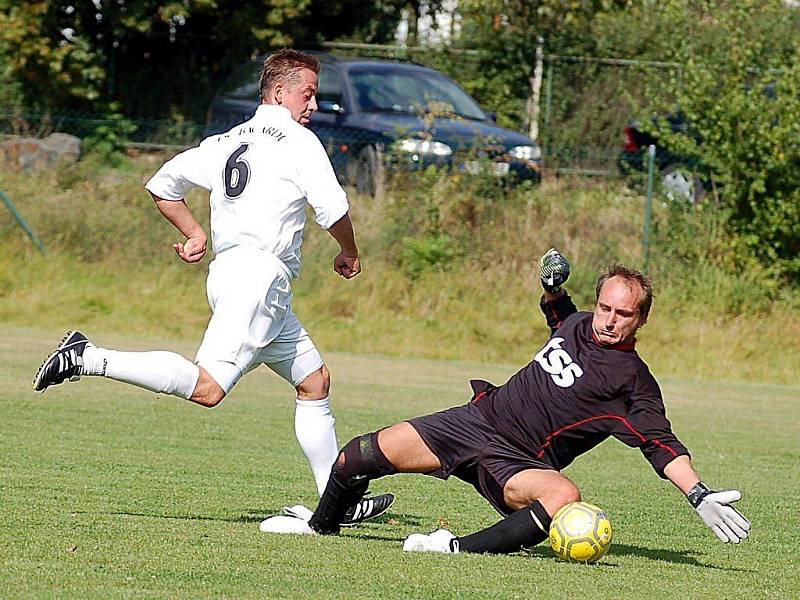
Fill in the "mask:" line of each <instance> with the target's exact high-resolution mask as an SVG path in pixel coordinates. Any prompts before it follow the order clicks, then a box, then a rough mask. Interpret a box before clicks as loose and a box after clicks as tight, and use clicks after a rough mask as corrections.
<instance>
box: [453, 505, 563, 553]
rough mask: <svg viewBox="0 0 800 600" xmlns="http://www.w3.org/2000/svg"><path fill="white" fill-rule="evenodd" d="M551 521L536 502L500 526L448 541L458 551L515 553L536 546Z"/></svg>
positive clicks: (547, 530) (507, 518) (496, 524)
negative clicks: (456, 547)
mask: <svg viewBox="0 0 800 600" xmlns="http://www.w3.org/2000/svg"><path fill="white" fill-rule="evenodd" d="M550 521H552V518H551V517H550V515H549V514H547V511H546V510H545V509H544V507H543V506H542V505H541V503H540V502H539V501H538V500H536V501H535V502H534V503H533V504H531V505H530V506H529V507H527V508H522V509H520V510H518V511H516V512H514V513H512V514H511V515H510V516H508V517H506V518H505V519H503V520H502V521H500V522H499V523H495V524H494V525H492V526H491V527H487V528H486V529H481V530H480V531H477V532H475V533H473V534H471V535H466V536H464V537H459V538H456V539H454V540H453V541H452V542H450V543H451V544H452V545H453V547H455V546H456V545H457V546H458V549H459V551H460V552H492V553H497V554H503V553H509V552H516V551H518V550H520V549H521V548H523V547H528V546H535V545H536V544H538V543H539V542H542V541H544V540H546V539H547V536H548V534H549V532H550Z"/></svg>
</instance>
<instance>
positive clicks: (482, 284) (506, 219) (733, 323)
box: [0, 157, 800, 384]
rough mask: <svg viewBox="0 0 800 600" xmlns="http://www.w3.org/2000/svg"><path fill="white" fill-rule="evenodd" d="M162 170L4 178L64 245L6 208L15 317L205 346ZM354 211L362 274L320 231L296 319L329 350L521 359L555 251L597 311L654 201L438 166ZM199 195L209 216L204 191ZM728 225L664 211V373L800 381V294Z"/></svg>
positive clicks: (154, 161)
mask: <svg viewBox="0 0 800 600" xmlns="http://www.w3.org/2000/svg"><path fill="white" fill-rule="evenodd" d="M160 162H161V158H160V157H145V158H140V159H138V160H136V161H133V162H131V163H130V164H127V165H126V166H125V168H123V169H117V170H109V169H106V168H103V167H100V166H98V165H94V164H92V163H91V162H84V163H82V164H80V165H79V166H77V167H73V168H71V169H65V170H60V171H54V172H51V173H43V174H37V175H36V177H35V179H34V178H32V177H31V176H30V175H26V174H13V173H8V172H3V173H0V189H1V190H3V191H4V192H5V193H6V194H7V195H9V196H10V197H11V198H12V199H13V200H14V202H15V203H16V204H17V206H18V208H19V209H20V211H21V212H22V213H23V215H24V216H25V217H26V219H27V220H28V221H29V223H30V224H31V226H32V227H33V229H34V230H35V231H36V233H37V234H38V235H39V236H40V237H41V238H42V239H43V240H44V241H45V243H46V244H47V248H48V250H47V253H46V254H45V255H40V254H39V253H38V252H36V250H35V248H34V247H33V245H32V244H31V243H30V242H29V241H28V240H27V239H26V238H25V236H24V234H23V233H22V232H21V230H19V229H18V228H17V227H15V226H14V224H13V221H11V219H10V216H8V215H3V216H2V217H1V218H0V228H4V229H5V236H4V238H3V239H2V240H0V320H1V321H3V322H7V323H14V324H23V325H34V326H41V327H43V328H54V327H63V328H71V327H81V328H83V329H86V330H87V331H88V332H89V333H92V332H103V331H106V332H115V333H120V334H125V335H132V336H135V335H149V336H162V337H172V338H176V339H189V340H197V341H198V342H199V340H200V338H201V336H202V331H203V328H204V325H205V323H206V321H207V319H208V316H209V313H208V307H207V305H206V302H205V292H204V289H203V288H204V278H205V272H206V269H207V261H204V263H202V264H201V265H197V266H189V265H185V264H183V263H181V262H180V261H179V260H178V259H177V257H175V255H174V254H173V252H172V249H171V244H172V242H173V241H176V240H177V237H176V232H174V231H173V230H172V229H171V226H170V225H169V224H167V223H166V222H164V221H163V220H162V219H161V217H160V216H159V215H158V213H157V212H156V210H155V209H154V208H153V206H152V203H151V201H150V199H149V196H148V194H147V193H146V192H145V191H144V190H143V188H142V186H143V183H144V182H145V181H146V179H147V177H149V175H150V174H151V173H152V172H153V171H154V170H155V169H156V168H157V167H158V165H159V164H160ZM351 204H352V210H351V213H352V217H353V220H354V223H355V226H356V230H357V237H358V240H359V244H360V247H361V251H362V255H363V256H362V258H363V264H364V272H363V274H362V275H361V276H359V277H358V278H356V279H354V280H352V281H344V280H342V279H341V278H339V277H338V276H337V275H335V273H333V270H332V268H331V262H332V258H333V256H334V254H335V252H336V244H335V242H334V241H333V240H332V239H331V238H330V237H329V236H328V235H327V234H326V233H325V232H323V231H320V230H318V229H317V228H316V227H315V226H314V225H313V224H312V225H310V226H309V227H308V228H307V231H306V245H305V247H304V253H303V264H304V267H303V273H302V276H301V278H300V279H299V280H298V281H297V282H296V284H295V302H294V307H295V311H296V312H297V313H298V315H299V316H300V318H301V320H302V321H303V323H304V325H306V327H307V328H308V329H309V330H310V331H311V333H312V335H313V336H314V338H315V340H316V341H317V343H318V345H319V346H320V348H321V349H322V350H323V352H324V351H325V350H336V351H349V352H353V353H370V354H393V355H403V356H419V357H426V358H452V359H469V360H480V361H493V362H504V363H508V364H509V369H513V368H514V367H515V366H517V365H520V366H521V365H522V364H524V363H525V362H527V361H528V360H530V357H531V356H532V354H533V353H534V352H535V351H536V349H537V348H538V346H539V345H540V344H541V343H542V341H543V340H544V339H545V338H546V336H547V334H548V332H547V330H546V328H545V325H544V323H543V319H542V317H541V314H540V312H539V309H538V297H539V288H538V282H537V279H536V263H537V261H538V258H539V256H540V255H541V254H542V253H543V252H544V251H546V250H547V249H548V248H549V247H551V246H555V247H557V248H559V249H560V250H561V251H562V252H563V253H564V254H565V255H567V256H568V257H569V258H570V260H571V262H572V264H573V275H572V277H571V279H570V282H569V288H570V290H571V292H572V294H573V296H574V298H575V299H576V301H577V303H578V304H579V306H581V307H582V308H585V309H590V308H591V305H592V302H593V300H594V297H593V296H594V282H595V280H596V277H597V274H598V272H599V270H600V269H602V268H603V267H604V266H606V265H608V264H610V263H612V262H616V261H620V262H624V263H627V264H629V265H632V266H635V267H641V266H642V230H643V212H644V211H643V206H644V199H643V198H642V196H641V195H639V194H637V193H635V192H632V191H630V190H628V189H627V188H626V187H625V186H624V185H623V184H622V183H621V182H619V181H613V182H596V181H587V180H557V181H551V182H546V183H544V184H542V185H541V186H538V187H531V188H526V187H522V188H518V189H515V190H505V189H503V188H502V187H501V186H499V185H498V183H497V182H495V181H491V180H481V179H463V178H462V177H459V176H445V175H443V174H441V173H426V174H422V175H419V176H414V177H404V178H403V180H402V181H395V182H394V184H393V187H392V188H391V189H390V190H389V191H388V193H387V194H386V195H385V197H384V198H382V199H381V200H379V201H376V200H371V199H368V198H364V197H360V196H351ZM189 205H190V207H191V208H192V209H193V210H194V211H195V212H196V214H197V215H198V216H199V218H201V219H203V220H205V219H207V215H208V209H207V202H206V199H205V198H204V195H203V194H200V193H193V194H192V195H191V196H190V197H189ZM719 218H721V217H717V216H715V215H714V214H713V213H712V212H710V211H709V212H706V213H699V212H697V213H696V212H692V211H688V212H687V211H684V210H678V211H676V210H675V208H674V207H670V206H662V205H660V204H658V205H657V206H656V207H655V216H654V231H653V246H652V250H651V252H652V258H651V262H650V265H649V269H648V270H649V272H650V273H652V274H653V276H654V279H655V285H656V300H655V303H654V310H653V314H652V317H651V320H650V322H649V323H648V325H647V326H646V327H645V328H643V329H642V331H641V336H640V338H641V342H640V353H641V354H642V355H643V357H644V358H645V359H646V360H647V361H648V363H649V364H650V365H651V367H652V369H653V371H654V372H656V373H657V374H660V375H666V374H676V375H678V374H679V375H681V376H682V377H697V378H702V379H711V380H717V379H725V380H755V381H767V382H772V383H780V384H796V383H798V381H800V366H799V365H800V344H798V343H797V341H796V340H797V339H800V310H799V309H800V293H798V290H796V289H788V288H784V287H781V286H780V284H779V283H776V282H774V281H772V280H770V279H769V276H768V275H769V274H768V273H767V272H766V271H762V270H759V268H758V266H757V265H756V266H752V265H748V266H747V268H743V267H742V265H740V264H736V262H735V261H732V260H731V259H729V257H728V254H727V253H726V250H725V248H726V245H727V244H729V243H731V241H730V240H728V239H726V238H725V236H724V234H722V233H720V228H719V226H718V225H719V222H718V221H719ZM676 232H677V233H676ZM681 232H682V233H681ZM679 233H680V235H678V234H679Z"/></svg>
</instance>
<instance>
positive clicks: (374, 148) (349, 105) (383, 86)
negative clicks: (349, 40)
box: [207, 53, 542, 195]
mask: <svg viewBox="0 0 800 600" xmlns="http://www.w3.org/2000/svg"><path fill="white" fill-rule="evenodd" d="M314 54H315V55H316V56H317V57H318V58H319V59H320V62H321V64H322V69H321V71H320V78H319V88H318V90H317V104H318V107H319V108H318V110H317V112H316V113H314V115H313V116H312V118H311V123H310V124H309V128H310V129H312V130H313V131H314V132H315V133H316V134H317V136H318V137H319V138H320V140H321V141H322V143H323V145H324V146H325V148H326V149H327V151H328V155H329V156H330V158H331V162H332V164H333V168H334V170H335V171H336V174H337V177H338V178H339V180H340V181H341V182H342V183H343V184H351V185H354V186H355V187H356V188H357V189H358V191H360V192H364V193H368V194H370V195H375V193H376V191H377V189H378V187H379V186H380V182H381V177H382V172H383V169H384V168H385V166H386V165H387V164H391V165H393V166H400V167H403V168H419V167H424V166H427V165H432V164H435V165H441V166H446V167H451V168H457V169H460V170H464V171H467V172H479V171H481V170H484V169H488V170H489V171H490V172H491V173H492V174H494V175H497V176H499V177H506V178H508V179H509V180H515V181H516V180H528V181H535V182H538V181H539V179H540V175H541V169H542V153H541V149H540V148H539V146H538V144H537V143H536V142H535V141H534V140H532V139H530V138H529V137H527V136H525V135H522V134H521V133H517V132H515V131H511V130H509V129H505V128H503V127H499V126H498V125H497V124H496V123H495V122H494V119H493V118H492V117H491V116H490V115H489V114H488V113H486V112H484V111H483V110H482V109H481V107H480V106H479V105H478V103H477V102H476V101H475V100H474V99H473V98H472V97H470V96H469V94H467V93H466V92H465V91H464V90H463V89H461V88H460V87H459V86H458V85H457V84H456V83H455V82H453V81H452V80H451V79H449V78H448V77H446V76H445V75H443V74H442V73H440V72H438V71H436V70H434V69H430V68H427V67H423V66H420V65H417V64H411V63H407V62H400V61H391V60H377V59H367V58H339V57H334V56H333V55H330V54H326V53H314ZM262 64H263V58H259V59H256V60H253V61H250V62H248V63H246V64H244V65H242V66H241V67H239V68H238V69H237V70H236V71H235V72H234V73H233V74H232V75H231V77H230V78H229V79H228V81H226V82H225V84H224V85H223V86H222V88H221V89H220V91H219V92H218V93H217V95H216V96H215V97H214V99H213V101H212V103H211V108H210V110H209V118H208V127H207V133H208V134H212V133H219V132H222V131H227V130H228V129H230V128H231V127H233V126H234V125H236V124H237V123H241V122H243V121H245V120H247V119H249V118H250V117H251V116H252V114H253V112H254V111H255V109H256V107H257V106H258V102H259V94H258V84H259V76H260V72H261V66H262Z"/></svg>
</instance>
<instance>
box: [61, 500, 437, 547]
mask: <svg viewBox="0 0 800 600" xmlns="http://www.w3.org/2000/svg"><path fill="white" fill-rule="evenodd" d="M76 514H97V513H90V512H77V513H76ZM103 514H107V515H114V516H124V517H145V518H148V519H179V520H183V521H219V522H220V523H261V521H263V520H264V519H266V518H267V517H274V516H275V515H280V514H283V507H281V508H273V507H268V508H260V509H255V508H251V509H247V510H245V512H243V513H242V514H241V515H239V516H238V517H208V516H205V515H165V514H158V513H144V512H130V511H114V512H108V513H103ZM421 522H422V521H421V520H420V519H419V517H413V516H412V517H409V516H408V515H399V514H396V513H391V512H387V513H384V514H382V515H381V516H380V517H376V518H374V519H370V521H369V523H370V524H375V525H378V524H381V523H384V524H387V523H388V524H389V525H409V526H412V527H416V526H419V525H420V523H421ZM362 537H367V536H362ZM376 539H392V541H394V538H376Z"/></svg>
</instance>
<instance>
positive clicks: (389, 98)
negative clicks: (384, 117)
mask: <svg viewBox="0 0 800 600" xmlns="http://www.w3.org/2000/svg"><path fill="white" fill-rule="evenodd" d="M350 77H351V81H352V84H353V89H354V91H355V94H356V102H357V104H358V106H359V108H360V109H361V110H362V111H364V112H394V113H407V114H420V113H426V112H430V113H434V114H437V115H445V116H456V117H462V118H465V119H473V120H477V121H485V120H486V115H485V114H484V112H483V111H482V110H481V109H480V107H479V106H478V105H477V104H476V102H475V101H474V100H473V99H472V98H470V97H469V96H468V95H467V94H466V92H464V91H463V90H462V89H461V88H460V87H458V86H457V85H456V84H455V83H453V82H452V81H451V80H450V79H448V78H447V77H445V76H444V75H441V74H439V73H437V72H435V71H426V70H421V69H413V70H410V69H394V70H392V69H387V68H385V67H383V68H380V67H359V68H357V69H353V70H351V72H350Z"/></svg>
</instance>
